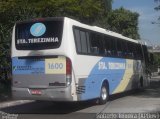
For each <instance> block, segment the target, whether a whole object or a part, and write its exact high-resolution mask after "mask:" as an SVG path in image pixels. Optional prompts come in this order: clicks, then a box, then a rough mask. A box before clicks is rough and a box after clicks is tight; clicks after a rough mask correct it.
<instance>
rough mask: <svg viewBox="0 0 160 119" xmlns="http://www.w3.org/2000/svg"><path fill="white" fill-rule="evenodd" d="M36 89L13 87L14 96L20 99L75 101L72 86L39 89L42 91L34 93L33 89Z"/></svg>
mask: <svg viewBox="0 0 160 119" xmlns="http://www.w3.org/2000/svg"><path fill="white" fill-rule="evenodd" d="M34 90H37V89H29V88H19V87H18V88H17V87H12V97H13V99H19V100H52V101H73V96H72V95H71V88H70V86H69V87H65V88H47V89H38V90H39V91H40V92H38V94H33V93H32V91H34Z"/></svg>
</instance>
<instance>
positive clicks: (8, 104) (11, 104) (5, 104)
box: [0, 100, 34, 109]
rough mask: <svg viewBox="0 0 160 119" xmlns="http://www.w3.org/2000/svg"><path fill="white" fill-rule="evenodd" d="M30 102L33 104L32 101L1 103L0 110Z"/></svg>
mask: <svg viewBox="0 0 160 119" xmlns="http://www.w3.org/2000/svg"><path fill="white" fill-rule="evenodd" d="M31 102H34V101H33V100H15V101H8V102H1V103H0V109H2V108H6V107H11V106H16V105H21V104H26V103H31Z"/></svg>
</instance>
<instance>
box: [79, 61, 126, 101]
mask: <svg viewBox="0 0 160 119" xmlns="http://www.w3.org/2000/svg"><path fill="white" fill-rule="evenodd" d="M116 65H117V66H116ZM118 65H119V66H118ZM125 65H126V60H125V59H120V58H102V59H101V60H100V61H98V62H97V63H96V65H95V66H94V67H93V69H92V70H91V72H90V74H89V76H88V78H87V79H86V81H85V84H84V85H85V87H86V90H85V93H83V94H82V95H81V99H82V100H87V99H92V98H96V97H99V96H100V90H101V86H102V83H103V81H104V80H108V82H109V93H110V94H112V92H113V91H114V90H115V89H116V87H117V86H118V85H119V83H120V81H121V80H122V78H123V76H124V73H125Z"/></svg>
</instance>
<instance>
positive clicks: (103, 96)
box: [99, 83, 109, 105]
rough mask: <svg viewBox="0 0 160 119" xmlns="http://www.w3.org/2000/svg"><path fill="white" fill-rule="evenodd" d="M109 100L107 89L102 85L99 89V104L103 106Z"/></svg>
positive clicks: (104, 84)
mask: <svg viewBox="0 0 160 119" xmlns="http://www.w3.org/2000/svg"><path fill="white" fill-rule="evenodd" d="M108 98H109V92H108V87H107V85H106V83H103V85H102V87H101V92H100V98H99V104H100V105H102V104H105V103H106V102H107V100H108Z"/></svg>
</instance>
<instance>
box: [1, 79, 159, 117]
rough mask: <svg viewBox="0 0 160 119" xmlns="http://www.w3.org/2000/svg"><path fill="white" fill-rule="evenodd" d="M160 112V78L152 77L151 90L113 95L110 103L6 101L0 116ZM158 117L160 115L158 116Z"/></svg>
mask: <svg viewBox="0 0 160 119" xmlns="http://www.w3.org/2000/svg"><path fill="white" fill-rule="evenodd" d="M7 104H8V103H7ZM15 104H16V103H15ZM15 104H14V105H15ZM5 105H6V104H5ZM157 112H159V113H160V77H154V78H152V79H151V86H150V87H149V88H147V89H144V90H137V91H135V92H131V93H125V94H121V95H114V96H112V97H111V98H110V100H109V102H107V104H106V105H96V104H93V103H91V102H78V103H54V102H35V101H33V102H25V103H24V102H21V103H20V104H19V105H17V104H16V105H15V106H13V104H11V103H10V104H8V105H7V107H5V106H4V103H3V104H0V118H3V116H4V115H7V114H6V113H9V114H18V115H10V116H18V119H28V118H30V119H36V118H38V119H44V118H45V119H59V118H61V119H90V118H91V119H96V118H97V116H96V115H97V114H100V115H101V114H105V113H114V114H115V113H116V114H117V113H157ZM2 115H3V116H2ZM105 116H106V115H105ZM100 118H101V117H100ZM102 118H103V117H102ZM156 118H158V116H157V115H156ZM107 119H109V118H107Z"/></svg>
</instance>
